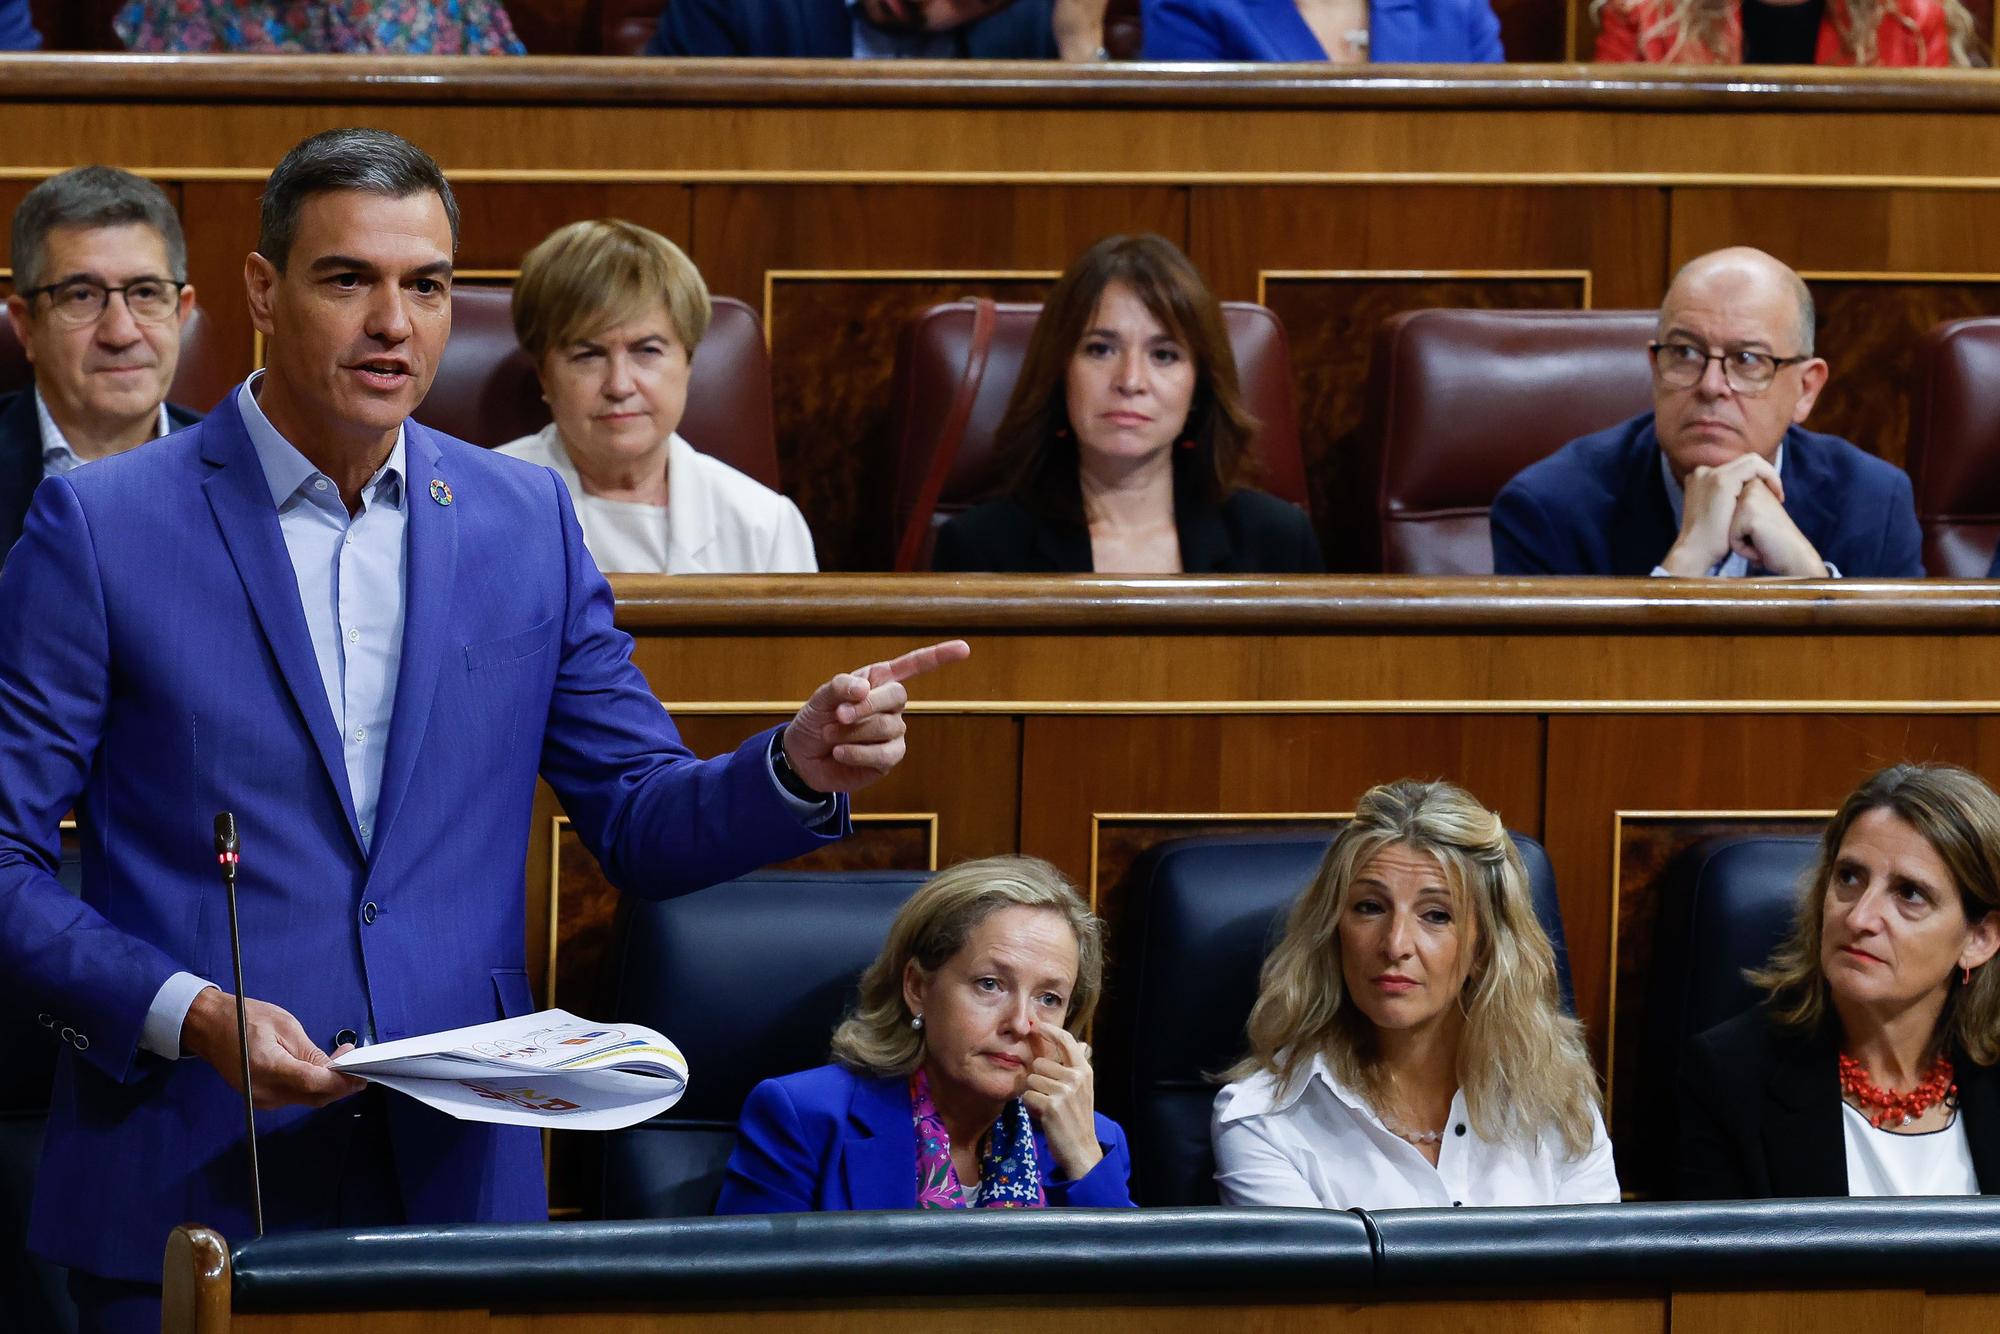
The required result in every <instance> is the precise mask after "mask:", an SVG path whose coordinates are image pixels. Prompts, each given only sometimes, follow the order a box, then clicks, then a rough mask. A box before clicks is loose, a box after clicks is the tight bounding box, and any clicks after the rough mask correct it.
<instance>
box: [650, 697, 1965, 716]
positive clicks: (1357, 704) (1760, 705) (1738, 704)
mask: <svg viewBox="0 0 2000 1334" xmlns="http://www.w3.org/2000/svg"><path fill="white" fill-rule="evenodd" d="M662 703H663V704H664V703H665V701H662ZM665 707H666V708H667V710H668V711H669V712H670V713H674V714H685V715H688V716H706V715H712V714H737V713H741V714H781V715H787V716H788V715H790V714H792V713H794V712H796V711H797V709H798V702H797V701H796V700H680V701H676V702H674V703H671V704H665ZM904 708H905V712H907V713H911V714H919V713H921V714H929V715H932V716H937V717H943V716H950V715H957V714H965V715H992V714H1035V715H1051V716H1059V715H1073V716H1078V717H1092V716H1129V715H1146V714H1181V713H1203V714H1207V713H1226V714H1247V715H1256V714H1321V713H1324V714H1349V713H1353V714H1382V713H1397V714H1401V713H1492V714H1518V713H1558V714H1579V713H1602V714H1609V715H1618V714H1684V713H1724V714H1737V713H1775V714H1783V713H1805V714H1823V713H1859V714H1870V713H1910V714H1927V715H1937V714H1945V715H1954V714H1966V715H1982V714H1989V713H1995V714H2000V700H1995V699H1970V700H1936V699H1910V700H1896V699H1887V700H1883V699H1822V700H1810V699H1807V700H1801V699H1279V700H1267V699H1162V700H1145V699H1110V700H1066V699H991V700H987V699H933V700H918V699H913V700H911V701H910V702H909V703H908V704H907V705H906V706H904Z"/></svg>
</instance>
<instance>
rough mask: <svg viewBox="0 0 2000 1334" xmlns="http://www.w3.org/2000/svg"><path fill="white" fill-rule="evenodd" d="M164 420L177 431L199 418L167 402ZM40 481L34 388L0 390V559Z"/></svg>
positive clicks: (10, 544) (39, 430) (15, 535)
mask: <svg viewBox="0 0 2000 1334" xmlns="http://www.w3.org/2000/svg"><path fill="white" fill-rule="evenodd" d="M167 420H168V421H169V422H170V423H171V424H172V425H173V428H174V429H175V430H176V431H178V430H180V429H181V427H183V426H192V425H194V424H195V423H196V422H198V421H200V420H201V414H200V413H199V412H191V411H189V410H188V409H186V408H182V407H176V406H175V405H174V404H172V403H169V404H167ZM41 484H42V428H41V424H40V423H39V422H37V421H36V420H35V391H34V390H32V389H23V390H21V391H20V392H18V393H13V394H0V561H4V560H6V559H7V552H8V550H9V549H10V548H12V547H13V545H14V542H15V539H17V538H19V537H20V536H21V520H22V519H24V518H26V517H27V514H28V501H29V500H30V499H32V498H33V496H34V494H35V488H36V487H38V486H40V485H41Z"/></svg>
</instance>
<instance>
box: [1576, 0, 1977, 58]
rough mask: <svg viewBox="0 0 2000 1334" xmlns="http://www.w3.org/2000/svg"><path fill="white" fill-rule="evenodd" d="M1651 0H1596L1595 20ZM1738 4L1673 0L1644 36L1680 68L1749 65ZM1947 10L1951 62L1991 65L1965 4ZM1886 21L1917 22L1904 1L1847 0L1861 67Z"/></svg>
mask: <svg viewBox="0 0 2000 1334" xmlns="http://www.w3.org/2000/svg"><path fill="white" fill-rule="evenodd" d="M1647 3H1649V0H1591V3H1590V18H1591V22H1593V23H1595V24H1596V25H1597V26H1599V27H1600V28H1601V27H1603V26H1604V11H1605V10H1606V9H1607V8H1611V9H1616V10H1618V11H1620V12H1623V13H1635V12H1637V11H1638V10H1639V9H1640V8H1641V7H1642V6H1643V5H1645V4H1647ZM1737 3H1738V0H1667V4H1666V6H1665V7H1664V9H1663V10H1662V11H1661V13H1660V16H1659V17H1658V18H1657V19H1655V20H1654V21H1653V23H1652V24H1651V25H1650V26H1649V27H1646V28H1644V29H1642V30H1641V31H1640V33H1639V40H1640V41H1641V42H1650V41H1654V40H1656V39H1658V38H1661V37H1671V38H1672V39H1673V46H1672V48H1671V49H1670V50H1669V51H1668V53H1667V57H1666V59H1667V60H1668V61H1669V62H1672V63H1676V64H1689V65H1711V64H1712V65H1736V64H1741V63H1742V61H1743V45H1742V37H1741V29H1740V28H1739V29H1738V30H1737V35H1736V36H1735V37H1734V38H1733V39H1732V36H1731V33H1730V22H1729V19H1730V14H1731V12H1732V7H1733V6H1734V5H1735V4H1737ZM1939 4H1940V5H1941V6H1942V7H1943V9H1944V25H1945V38H1946V42H1947V43H1948V55H1949V57H1950V60H1951V63H1952V64H1953V65H1955V66H1957V67H1958V68H1960V69H1968V68H1972V67H1975V66H1981V65H1984V64H1986V53H1985V52H1984V51H1983V50H1982V49H1981V47H1980V43H1979V27H1978V24H1977V23H1976V22H1975V21H1974V19H1973V17H1972V11H1970V10H1968V9H1967V8H1966V7H1965V5H1964V4H1963V3H1962V0H1939ZM1886 19H1893V20H1894V21H1895V22H1897V23H1900V24H1902V25H1903V26H1904V27H1906V28H1908V29H1909V30H1910V31H1911V32H1912V33H1915V32H1916V31H1917V22H1916V20H1915V19H1914V18H1912V17H1910V15H1909V13H1908V11H1907V10H1906V9H1905V7H1904V6H1903V5H1902V4H1900V3H1899V2H1898V0H1847V5H1846V21H1845V22H1844V23H1843V22H1840V21H1838V20H1836V21H1835V31H1837V32H1838V33H1839V34H1840V44H1841V46H1842V47H1843V48H1845V49H1846V51H1847V54H1848V57H1849V58H1850V59H1852V60H1853V61H1854V63H1855V64H1857V65H1873V64H1874V63H1875V62H1876V55H1877V53H1876V50H1875V33H1876V31H1877V30H1878V29H1879V28H1881V26H1882V23H1883V22H1884V20H1886Z"/></svg>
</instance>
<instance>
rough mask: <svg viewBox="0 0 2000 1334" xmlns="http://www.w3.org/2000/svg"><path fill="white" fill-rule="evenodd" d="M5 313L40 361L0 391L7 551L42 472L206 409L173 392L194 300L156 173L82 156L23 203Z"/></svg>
mask: <svg viewBox="0 0 2000 1334" xmlns="http://www.w3.org/2000/svg"><path fill="white" fill-rule="evenodd" d="M9 249H10V254H11V257H12V261H13V268H14V294H13V295H12V296H10V297H8V298H7V318H8V320H9V321H10V322H11V323H12V324H13V326H14V336H15V337H16V338H18V339H19V340H20V342H21V348H22V351H23V352H24V353H25V354H26V355H27V358H28V362H29V365H30V366H31V367H32V368H33V370H34V375H35V382H34V384H33V386H32V387H30V388H27V389H23V390H19V391H17V392H15V393H12V394H0V561H4V560H5V559H6V558H7V551H8V549H9V548H10V547H12V546H13V545H14V541H15V539H16V538H18V537H20V535H21V521H22V520H23V519H25V518H26V517H27V514H28V500H29V498H30V497H31V496H33V495H34V493H35V488H36V487H38V486H40V485H41V484H42V478H44V477H46V476H49V475H50V474H52V473H59V472H68V471H70V470H71V469H73V468H79V467H82V466H83V465H84V464H86V463H88V462H90V461H91V460H92V459H99V458H105V457H108V456H109V455H112V454H117V453H121V452H123V451H124V450H127V449H131V448H133V447H134V446H136V445H140V444H143V443H145V442H146V441H148V440H151V439H154V438H155V437H157V436H162V435H165V434H167V433H168V432H169V431H177V430H179V429H180V428H181V427H183V426H190V425H192V424H193V423H195V422H197V421H200V420H201V414H200V413H198V412H190V411H188V410H187V409H186V408H182V407H178V406H176V405H174V404H171V403H167V402H166V401H165V400H166V397H167V387H168V386H169V385H170V384H172V383H173V379H174V368H175V367H176V366H177V365H178V364H179V362H180V348H181V330H182V328H183V327H184V326H185V325H186V324H187V321H188V317H189V316H190V315H191V314H192V313H193V311H194V288H193V287H192V286H190V285H189V284H188V283H186V282H185V281H183V279H185V278H186V276H187V242H186V241H185V240H183V239H182V236H181V223H180V217H179V216H178V215H177V214H176V213H175V212H174V206H173V204H172V203H170V202H169V201H168V199H167V196H166V194H165V193H164V192H163V191H162V190H161V189H160V187H159V186H157V185H155V184H153V183H152V182H151V181H149V180H146V179H145V178H144V177H140V176H134V175H133V174H132V173H131V172H129V171H119V170H118V169H117V168H115V167H77V168H74V169H73V170H70V171H65V172H62V173H61V174H59V175H56V176H51V177H50V178H49V179H48V180H46V181H43V182H42V183H41V184H40V185H37V186H36V187H35V188H34V189H32V190H30V191H28V193H27V195H26V197H25V198H23V199H22V200H21V204H20V207H18V208H16V209H15V210H14V219H13V228H12V237H11V244H10V247H9Z"/></svg>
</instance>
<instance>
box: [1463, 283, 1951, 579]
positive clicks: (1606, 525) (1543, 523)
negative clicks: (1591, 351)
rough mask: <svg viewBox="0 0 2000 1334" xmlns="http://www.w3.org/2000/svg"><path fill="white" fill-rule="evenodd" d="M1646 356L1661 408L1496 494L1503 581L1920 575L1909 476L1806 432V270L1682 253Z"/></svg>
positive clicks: (1585, 441)
mask: <svg viewBox="0 0 2000 1334" xmlns="http://www.w3.org/2000/svg"><path fill="white" fill-rule="evenodd" d="M1650 351H1651V355H1652V363H1653V411H1651V412H1649V413H1645V414H1643V415H1641V416H1638V417H1634V418H1633V419H1632V420H1630V421H1628V422H1625V423H1622V424H1621V425H1618V426H1614V427H1612V428H1611V429H1609V430H1606V431H1599V432H1597V433H1596V434H1594V435H1587V436H1584V437H1583V438H1581V439H1579V440H1572V441H1571V442H1570V443H1569V444H1567V445H1564V446H1563V447H1562V448H1561V449H1560V450H1558V451H1557V452H1556V453H1554V454H1552V455H1550V456H1549V457H1548V458H1546V459H1543V460H1542V461H1541V462H1539V463H1536V464H1533V465H1531V466H1529V467H1527V468H1524V469H1523V470H1522V471H1521V473H1520V474H1519V475H1518V476H1516V477H1515V478H1514V480H1513V481H1511V482H1509V483H1508V484H1507V485H1506V487H1505V488H1504V489H1503V490H1502V491H1501V492H1500V496H1499V498H1498V499H1497V500H1495V501H1494V502H1493V512H1492V524H1493V568H1494V570H1495V572H1496V573H1499V574H1610V575H1643V574H1648V573H1650V574H1657V575H1677V576H1718V577H1721V578H1745V577H1757V576H1764V575H1790V576H1795V577H1802V578H1828V577H1832V578H1838V577H1840V576H1842V575H1846V576H1849V577H1862V578H1891V579H1900V578H1921V577H1922V575H1923V572H1924V568H1923V561H1922V556H1921V545H1922V542H1921V537H1920V534H1919V532H1918V529H1917V516H1916V509H1915V506H1914V504H1913V502H1912V500H1911V494H1910V479H1909V478H1908V477H1906V476H1905V475H1904V474H1903V471H1902V470H1901V469H1900V468H1897V467H1896V466H1895V465H1893V464H1890V463H1887V462H1884V461H1883V460H1881V459H1879V458H1876V457H1874V456H1873V455H1871V454H1867V453H1864V452H1863V451H1862V450H1860V449H1857V448H1856V447H1855V446H1853V445H1851V444H1849V443H1848V442H1847V441H1845V440H1842V439H1840V438H1838V437H1837V436H1831V435H1820V434H1817V433H1815V432H1812V431H1808V430H1805V429H1804V428H1803V427H1802V426H1801V425H1800V423H1801V422H1803V421H1804V420H1805V419H1806V414H1808V413H1809V412H1811V411H1812V407H1813V403H1814V402H1815V400H1817V399H1818V397H1819V394H1820V391H1821V390H1822V389H1824V388H1825V387H1826V378H1827V364H1826V362H1825V361H1823V360H1821V359H1820V358H1818V357H1816V356H1814V355H1813V303H1812V294H1811V293H1810V292H1808V291H1807V290H1806V285H1805V283H1804V282H1803V281H1802V280H1801V279H1800V278H1799V276H1798V274H1796V273H1794V272H1792V270H1791V269H1789V268H1787V267H1786V266H1785V265H1783V264H1781V263H1780V262H1779V261H1777V260H1776V259H1773V258H1772V257H1771V256H1769V255H1767V254H1765V253H1763V252H1762V251H1760V250H1753V249H1750V248H1749V247H1747V246H1736V247H1732V248H1730V249H1727V250H1718V251H1716V252H1714V253H1713V254H1709V255H1703V256H1701V257H1700V258H1699V259H1695V260H1692V261H1690V262H1689V263H1688V264H1687V265H1686V266H1685V267H1684V268H1682V269H1681V271H1680V272H1679V273H1678V274H1676V275H1675V276H1674V281H1673V285H1672V286H1671V287H1670V288H1669V289H1668V290H1667V299H1666V300H1665V302H1663V303H1662V304H1661V306H1660V324H1659V333H1658V335H1657V337H1656V340H1655V341H1654V342H1653V344H1652V345H1651V349H1650Z"/></svg>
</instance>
